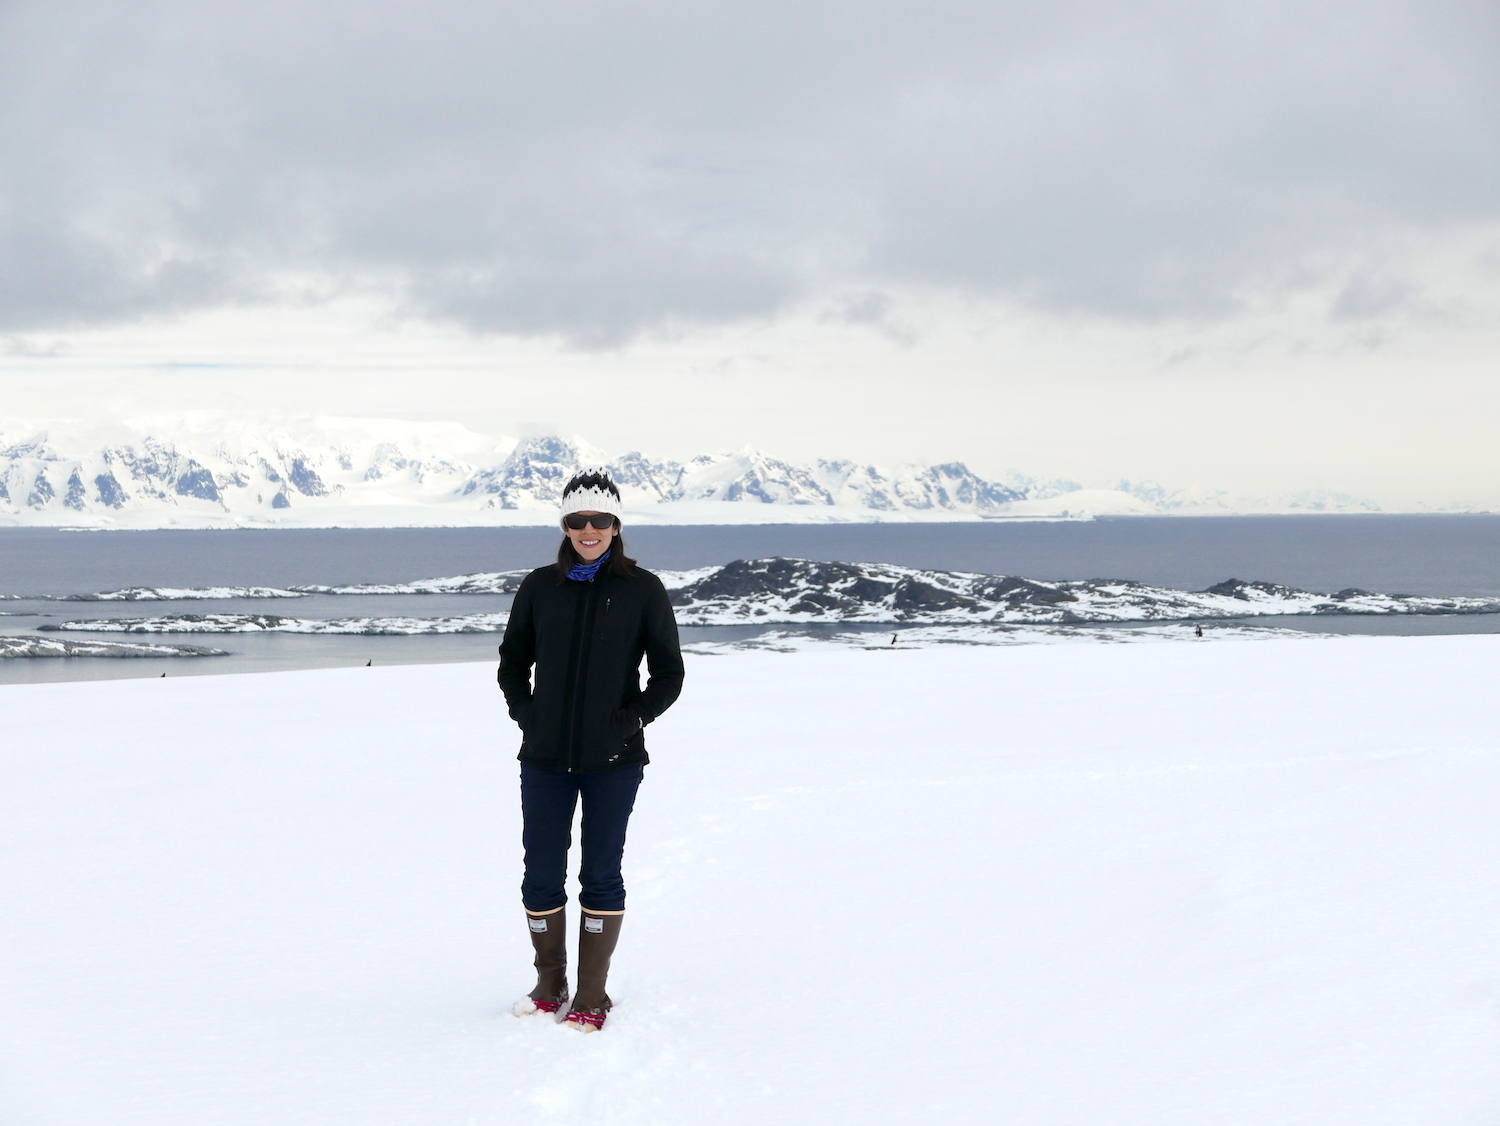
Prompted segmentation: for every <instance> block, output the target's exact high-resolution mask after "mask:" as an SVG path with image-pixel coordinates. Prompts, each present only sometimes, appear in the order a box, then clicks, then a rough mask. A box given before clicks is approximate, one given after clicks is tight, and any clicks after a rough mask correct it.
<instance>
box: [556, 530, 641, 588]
mask: <svg viewBox="0 0 1500 1126" xmlns="http://www.w3.org/2000/svg"><path fill="white" fill-rule="evenodd" d="M583 561H584V560H583V559H582V557H581V556H579V554H578V552H576V551H574V550H573V541H572V540H570V539H569V538H568V537H567V536H563V540H562V543H561V544H559V545H558V548H557V585H558V586H561V585H562V584H563V583H565V582H567V581H568V572H569V571H571V570H572V569H573V568H574V567H576V566H577V565H578V564H580V563H582V562H583ZM604 573H605V574H606V575H614V576H615V577H616V578H621V579H628V578H631V577H632V576H634V574H635V560H634V559H632V558H630V556H628V555H626V554H625V533H624V532H622V531H620V518H619V517H618V516H616V517H615V542H614V543H612V544H610V545H609V562H608V563H606V564H605V565H604Z"/></svg>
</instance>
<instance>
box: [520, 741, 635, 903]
mask: <svg viewBox="0 0 1500 1126" xmlns="http://www.w3.org/2000/svg"><path fill="white" fill-rule="evenodd" d="M645 773H646V768H645V767H644V766H622V767H619V768H618V769H616V770H606V771H604V772H602V773H599V774H569V773H567V772H566V771H562V770H543V769H542V768H541V767H539V766H532V765H531V764H529V763H524V762H523V763H522V764H521V821H522V828H521V844H522V847H524V848H525V850H526V875H525V878H524V879H522V881H521V903H522V904H523V905H524V906H525V908H526V910H528V911H533V912H536V911H551V910H553V909H554V908H557V907H561V906H562V905H563V904H565V903H567V902H568V893H567V892H566V891H565V890H564V889H563V883H564V881H565V880H566V879H567V876H568V849H569V848H570V847H571V846H572V844H573V810H574V808H575V807H576V806H577V804H578V798H579V796H580V795H582V797H583V834H582V835H583V863H582V864H581V865H580V867H579V871H578V883H579V885H580V886H579V892H578V903H579V906H581V907H582V908H584V910H592V911H623V910H625V880H624V879H623V878H622V877H621V875H620V860H621V858H622V857H623V856H624V854H625V827H626V825H627V824H629V822H630V813H631V810H633V809H634V808H635V791H636V787H638V786H639V785H640V784H641V779H642V778H643V777H644V776H645Z"/></svg>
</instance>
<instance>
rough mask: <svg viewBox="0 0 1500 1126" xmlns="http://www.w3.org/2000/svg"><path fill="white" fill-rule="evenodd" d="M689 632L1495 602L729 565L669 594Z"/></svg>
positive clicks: (761, 562) (1469, 607) (1410, 608)
mask: <svg viewBox="0 0 1500 1126" xmlns="http://www.w3.org/2000/svg"><path fill="white" fill-rule="evenodd" d="M672 601H673V603H674V604H675V605H676V606H677V617H678V620H679V621H681V622H683V623H684V624H691V625H735V624H745V623H755V622H762V623H767V624H770V623H816V622H885V623H892V624H899V623H905V622H910V623H933V624H936V623H945V622H997V623H1000V622H1005V623H1041V622H1045V623H1052V624H1072V623H1081V622H1135V621H1169V620H1184V619H1198V618H1204V619H1212V618H1242V617H1250V616H1263V615H1278V614H1493V613H1500V600H1496V599H1482V598H1411V597H1407V596H1404V595H1391V594H1371V593H1369V592H1368V591H1362V590H1355V589H1353V588H1350V589H1348V590H1342V591H1339V592H1338V593H1337V594H1313V593H1310V592H1308V591H1302V590H1296V589H1294V588H1292V587H1286V586H1278V585H1276V584H1274V583H1247V582H1242V581H1241V580H1239V579H1227V580H1225V581H1224V582H1222V583H1218V584H1216V585H1215V586H1212V587H1210V588H1209V589H1207V590H1204V591H1193V592H1189V591H1180V590H1171V589H1168V588H1165V587H1152V586H1147V585H1145V584H1144V583H1136V582H1129V581H1126V580H1116V579H1083V580H1072V581H1067V582H1053V583H1044V582H1035V581H1033V580H1031V579H1024V578H1016V577H1011V576H1005V575H980V574H972V573H967V572H959V571H924V570H920V569H918V568H915V567H900V566H896V565H894V564H887V563H816V562H812V561H810V560H806V559H750V560H738V561H736V562H734V563H730V564H728V565H726V566H724V567H720V568H718V569H716V570H715V571H714V573H712V574H710V575H707V576H705V577H704V578H702V579H699V580H697V581H696V582H691V583H688V584H686V585H683V586H681V587H679V588H678V589H676V590H675V591H673V594H672Z"/></svg>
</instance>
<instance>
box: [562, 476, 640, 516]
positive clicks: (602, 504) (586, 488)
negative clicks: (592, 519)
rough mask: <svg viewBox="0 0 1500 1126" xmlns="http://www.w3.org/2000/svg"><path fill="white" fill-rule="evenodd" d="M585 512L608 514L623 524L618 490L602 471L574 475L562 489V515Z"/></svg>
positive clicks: (622, 507)
mask: <svg viewBox="0 0 1500 1126" xmlns="http://www.w3.org/2000/svg"><path fill="white" fill-rule="evenodd" d="M585 511H587V512H608V513H609V514H610V515H611V516H613V517H614V518H615V519H616V520H619V521H620V522H621V523H624V519H625V506H624V505H622V504H621V503H620V490H619V489H617V488H616V487H615V483H614V482H613V481H611V480H610V479H609V474H608V473H605V472H604V471H603V470H599V471H597V472H593V473H578V474H575V475H574V477H573V479H572V480H571V481H569V482H568V484H567V487H566V488H564V489H563V498H562V515H563V516H566V515H568V514H569V513H570V512H585Z"/></svg>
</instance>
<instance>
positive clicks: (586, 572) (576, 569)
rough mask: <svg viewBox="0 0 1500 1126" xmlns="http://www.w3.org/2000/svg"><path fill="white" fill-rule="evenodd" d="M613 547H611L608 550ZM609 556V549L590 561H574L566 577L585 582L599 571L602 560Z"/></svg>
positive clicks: (602, 564)
mask: <svg viewBox="0 0 1500 1126" xmlns="http://www.w3.org/2000/svg"><path fill="white" fill-rule="evenodd" d="M613 550H614V549H613V548H611V549H610V551H613ZM608 558H609V551H606V552H605V553H604V554H603V555H601V556H599V558H598V559H595V560H594V561H593V562H592V563H574V564H573V569H572V570H571V571H569V572H568V578H570V579H573V580H575V581H577V582H580V583H586V582H588V581H589V580H590V579H591V578H593V577H594V576H595V575H597V574H598V573H599V568H600V567H602V566H604V561H605V560H606V559H608Z"/></svg>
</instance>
